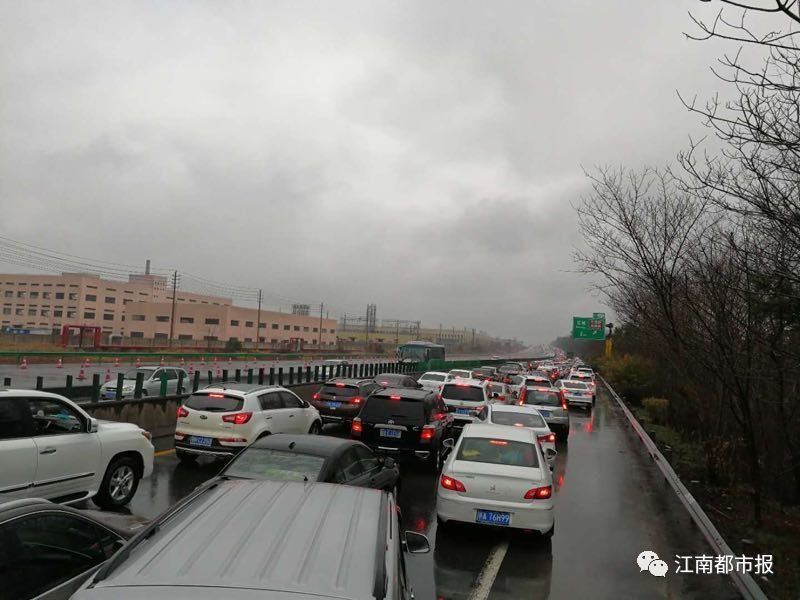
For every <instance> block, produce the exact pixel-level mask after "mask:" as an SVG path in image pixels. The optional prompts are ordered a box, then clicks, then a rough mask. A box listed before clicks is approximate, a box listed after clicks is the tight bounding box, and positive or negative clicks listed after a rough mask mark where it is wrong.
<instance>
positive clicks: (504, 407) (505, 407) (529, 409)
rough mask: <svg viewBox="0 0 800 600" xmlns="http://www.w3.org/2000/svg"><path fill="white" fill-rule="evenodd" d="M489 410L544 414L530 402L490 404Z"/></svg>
mask: <svg viewBox="0 0 800 600" xmlns="http://www.w3.org/2000/svg"><path fill="white" fill-rule="evenodd" d="M489 410H490V411H491V412H507V413H530V414H537V415H539V416H540V417H541V416H542V415H541V413H540V412H539V411H538V410H537V409H536V408H534V407H533V406H530V405H528V404H523V405H520V404H489Z"/></svg>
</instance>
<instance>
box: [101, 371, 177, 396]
mask: <svg viewBox="0 0 800 600" xmlns="http://www.w3.org/2000/svg"><path fill="white" fill-rule="evenodd" d="M139 373H141V374H142V375H143V376H144V382H143V383H142V396H160V395H161V374H162V373H164V374H166V376H167V396H176V395H178V394H183V393H185V392H186V390H187V389H188V388H189V387H191V385H192V384H191V382H190V381H189V374H188V373H187V372H186V371H185V370H183V369H180V368H178V367H159V366H155V367H137V368H135V369H130V370H128V371H126V372H125V376H124V379H123V380H122V395H121V398H122V399H128V398H133V394H134V391H135V389H136V377H137V375H138V374H139ZM181 373H183V384H182V385H181V386H180V387H178V382H179V381H180V374H181ZM116 397H117V382H116V381H113V380H112V381H107V382H106V383H104V384H103V385H102V386H101V387H100V399H101V400H114V399H116Z"/></svg>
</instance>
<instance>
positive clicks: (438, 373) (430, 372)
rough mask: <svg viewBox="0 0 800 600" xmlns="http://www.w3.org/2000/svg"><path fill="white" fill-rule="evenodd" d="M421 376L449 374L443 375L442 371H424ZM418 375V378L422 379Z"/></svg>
mask: <svg viewBox="0 0 800 600" xmlns="http://www.w3.org/2000/svg"><path fill="white" fill-rule="evenodd" d="M422 375H449V373H445V372H444V371H425V372H424V373H423V374H422ZM422 375H420V377H422Z"/></svg>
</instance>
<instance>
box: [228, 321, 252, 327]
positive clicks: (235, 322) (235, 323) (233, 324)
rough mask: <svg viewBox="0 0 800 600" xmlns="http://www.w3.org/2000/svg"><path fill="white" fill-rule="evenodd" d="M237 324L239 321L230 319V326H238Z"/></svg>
mask: <svg viewBox="0 0 800 600" xmlns="http://www.w3.org/2000/svg"><path fill="white" fill-rule="evenodd" d="M249 322H250V321H248V323H249ZM238 326H239V321H237V320H235V319H231V327H238ZM248 327H249V325H248Z"/></svg>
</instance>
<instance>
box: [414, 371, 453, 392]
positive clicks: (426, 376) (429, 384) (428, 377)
mask: <svg viewBox="0 0 800 600" xmlns="http://www.w3.org/2000/svg"><path fill="white" fill-rule="evenodd" d="M446 380H447V373H444V372H442V371H428V372H427V373H423V374H422V375H420V378H419V379H418V380H417V383H419V384H420V385H421V386H422V389H423V390H428V391H429V392H438V391H439V388H441V387H442V384H443V383H444V382H445V381H446Z"/></svg>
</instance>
